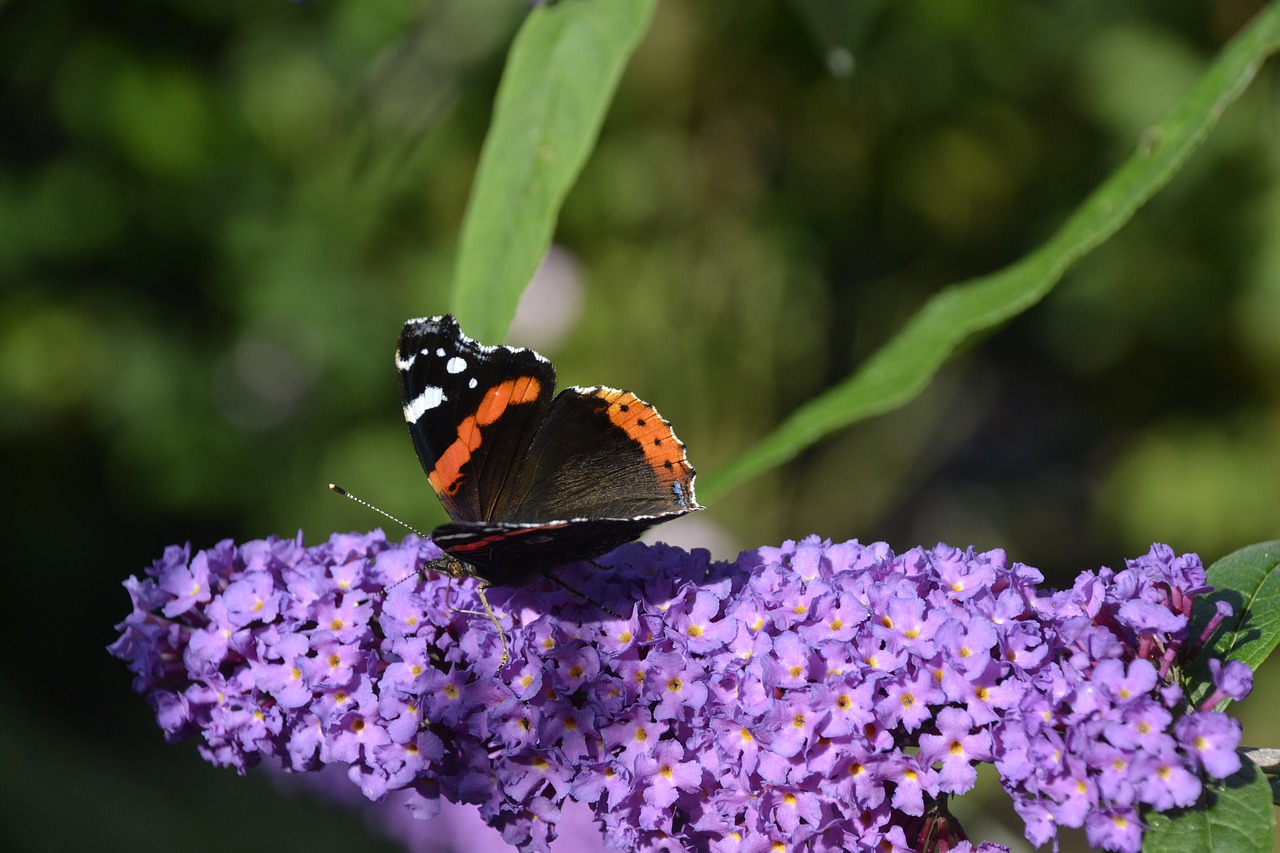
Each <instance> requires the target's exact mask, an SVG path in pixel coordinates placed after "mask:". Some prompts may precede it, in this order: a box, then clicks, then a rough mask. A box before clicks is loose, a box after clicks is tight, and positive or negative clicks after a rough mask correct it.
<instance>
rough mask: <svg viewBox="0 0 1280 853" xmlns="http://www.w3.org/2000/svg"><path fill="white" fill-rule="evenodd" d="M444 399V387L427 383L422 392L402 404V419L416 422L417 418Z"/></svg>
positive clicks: (412, 422)
mask: <svg viewBox="0 0 1280 853" xmlns="http://www.w3.org/2000/svg"><path fill="white" fill-rule="evenodd" d="M443 400H444V389H443V388H440V387H439V386H437V385H428V386H427V387H426V388H423V389H422V393H421V394H419V395H418V396H417V397H414V398H413V399H412V400H410V401H409V402H407V403H405V404H404V419H405V420H406V421H408V422H409V423H411V424H416V423H417V422H418V418H420V417H422V416H423V415H424V414H426V413H427V412H429V411H430V410H432V409H434V408H435V407H436V406H438V405H440V403H441V402H442V401H443Z"/></svg>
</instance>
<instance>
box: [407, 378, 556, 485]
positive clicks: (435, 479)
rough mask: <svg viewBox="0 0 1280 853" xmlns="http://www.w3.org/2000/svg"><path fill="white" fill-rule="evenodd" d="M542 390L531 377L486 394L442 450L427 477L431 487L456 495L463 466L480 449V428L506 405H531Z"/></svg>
mask: <svg viewBox="0 0 1280 853" xmlns="http://www.w3.org/2000/svg"><path fill="white" fill-rule="evenodd" d="M541 391H542V383H540V382H539V381H538V380H537V378H536V377H533V376H519V377H517V378H515V379H508V380H506V381H505V382H502V383H501V384H499V385H496V386H494V387H493V388H491V389H489V390H488V391H486V392H485V395H484V400H482V401H481V403H480V408H478V409H476V413H475V414H474V415H470V416H469V417H467V418H465V419H463V421H462V423H460V424H458V437H457V438H456V439H454V440H453V443H452V444H450V445H449V446H448V447H446V448H445V449H444V452H443V453H441V454H440V458H438V459H437V460H436V464H435V466H434V467H433V468H432V469H431V473H430V474H429V475H427V479H429V480H430V481H431V485H432V487H433V488H434V489H435V490H436V491H437V492H439V493H441V494H447V495H452V494H455V493H456V492H457V491H458V486H459V485H460V483H461V481H462V466H464V465H466V464H467V463H468V462H470V461H471V457H472V456H474V455H475V452H476V448H478V447H479V446H480V441H481V438H480V427H482V426H488V425H489V424H491V423H493V422H494V421H496V420H497V419H498V418H500V417H502V413H503V412H505V411H506V410H507V407H508V406H518V405H520V404H522V403H532V402H534V401H535V400H537V399H538V394H539V393H541Z"/></svg>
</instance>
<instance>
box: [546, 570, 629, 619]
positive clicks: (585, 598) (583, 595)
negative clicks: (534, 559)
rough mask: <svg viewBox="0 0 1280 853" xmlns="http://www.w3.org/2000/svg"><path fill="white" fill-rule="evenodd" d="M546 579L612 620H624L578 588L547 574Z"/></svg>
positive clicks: (619, 614) (621, 616)
mask: <svg viewBox="0 0 1280 853" xmlns="http://www.w3.org/2000/svg"><path fill="white" fill-rule="evenodd" d="M592 565H595V564H594V563H592ZM547 578H548V579H549V580H551V581H552V582H553V583H557V584H559V585H560V586H562V587H564V588H565V589H567V590H569V592H571V593H573V594H574V595H576V596H578V598H581V599H582V600H583V601H587V602H589V603H591V604H594V605H595V606H596V607H599V608H600V609H601V610H603V611H604V612H605V613H608V614H609V615H610V616H612V617H613V618H614V619H625V618H626V617H625V616H623V615H622V614H621V613H619V612H617V611H616V610H614V609H613V608H612V607H606V606H605V605H603V604H601V603H600V602H598V601H596V600H595V599H594V598H592V597H591V596H589V595H587V594H586V593H585V592H583V591H582V590H580V589H578V588H577V587H575V586H570V585H569V584H567V583H565V582H564V581H562V580H560V578H558V577H556V576H555V575H553V574H550V573H548V574H547Z"/></svg>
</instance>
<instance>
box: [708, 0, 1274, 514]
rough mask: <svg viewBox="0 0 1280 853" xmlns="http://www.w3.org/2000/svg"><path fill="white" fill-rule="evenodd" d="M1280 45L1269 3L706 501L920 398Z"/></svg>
mask: <svg viewBox="0 0 1280 853" xmlns="http://www.w3.org/2000/svg"><path fill="white" fill-rule="evenodd" d="M1278 47H1280V6H1277V5H1275V4H1273V5H1271V6H1268V7H1267V8H1266V9H1264V10H1263V11H1262V12H1260V13H1259V14H1258V16H1257V17H1256V18H1255V19H1254V20H1253V22H1252V23H1250V24H1249V26H1248V27H1246V28H1245V29H1244V30H1243V31H1242V32H1241V33H1240V34H1239V35H1237V36H1236V38H1235V39H1234V40H1233V41H1232V42H1231V43H1230V44H1229V45H1227V46H1226V47H1225V48H1224V49H1223V50H1222V52H1221V53H1220V54H1219V55H1218V57H1217V58H1216V59H1215V60H1214V62H1213V64H1212V65H1211V66H1210V67H1209V69H1208V70H1207V71H1206V72H1205V73H1204V75H1203V76H1202V77H1201V78H1200V80H1199V81H1198V82H1197V83H1196V84H1195V85H1194V86H1193V87H1192V88H1191V90H1190V91H1189V92H1188V93H1187V94H1186V96H1185V97H1183V99H1182V100H1181V101H1180V102H1179V103H1178V104H1177V106H1176V107H1174V109H1173V111H1172V112H1171V113H1170V114H1169V116H1168V117H1167V118H1166V119H1165V120H1164V121H1162V122H1161V123H1160V124H1157V125H1155V126H1153V127H1151V128H1148V129H1147V131H1146V133H1144V134H1143V137H1142V139H1141V141H1140V142H1139V144H1138V146H1137V150H1136V151H1134V153H1133V154H1132V155H1131V156H1130V157H1129V159H1128V160H1126V161H1125V162H1124V163H1123V164H1122V165H1121V166H1120V168H1119V169H1117V170H1116V171H1115V172H1114V173H1113V174H1112V175H1111V177H1110V178H1108V179H1107V181H1106V182H1105V183H1103V184H1102V186H1100V187H1099V188H1098V189H1097V190H1095V191H1094V192H1093V194H1092V195H1090V196H1089V197H1088V198H1087V199H1085V201H1084V203H1083V204H1081V205H1080V207H1079V208H1078V209H1077V210H1076V211H1075V213H1074V214H1073V215H1072V216H1071V217H1070V218H1069V219H1068V220H1067V222H1066V223H1065V224H1064V225H1063V226H1062V227H1061V228H1060V229H1059V230H1058V232H1057V233H1056V234H1055V235H1054V236H1053V237H1052V238H1050V240H1049V241H1048V242H1047V243H1045V244H1044V245H1042V246H1040V247H1039V248H1038V249H1036V250H1035V251H1033V252H1032V253H1031V254H1030V255H1028V256H1027V257H1025V258H1023V259H1022V260H1021V261H1019V262H1018V263H1016V264H1014V265H1013V266H1011V267H1007V268H1005V269H1003V270H1000V271H999V272H996V273H993V274H991V275H988V276H983V277H981V278H977V279H973V280H970V281H967V282H963V283H960V284H956V285H953V286H951V287H949V288H947V289H946V290H944V291H942V292H941V293H939V294H938V295H937V296H935V297H933V298H932V299H931V300H930V301H929V302H928V303H927V304H926V305H925V306H924V307H923V308H922V309H921V310H920V311H919V313H917V314H916V316H915V317H913V318H912V319H911V320H910V321H909V322H908V323H907V326H906V327H905V328H904V329H903V330H902V331H901V332H900V333H899V334H898V335H897V337H895V338H894V339H893V340H891V341H890V342H889V343H888V344H886V345H885V346H884V347H883V348H881V349H880V350H879V351H878V352H877V353H876V354H875V355H873V356H872V357H871V358H869V359H868V360H867V361H866V362H865V363H864V364H863V365H862V366H861V368H860V369H859V370H858V371H857V372H856V373H854V374H853V375H852V376H850V377H849V378H848V379H847V380H845V381H844V382H843V383H842V384H840V385H837V386H836V387H835V388H832V389H831V390H829V391H827V392H826V393H824V394H823V395H821V396H820V397H818V398H816V399H814V400H812V401H810V402H809V403H807V404H805V405H804V406H801V407H800V408H799V409H797V410H796V411H795V412H793V413H792V415H791V416H790V417H788V418H787V419H786V420H785V421H783V422H782V424H781V425H780V426H779V427H778V428H777V429H776V430H775V431H774V432H773V433H772V434H771V435H769V436H767V437H766V438H765V439H764V440H763V441H761V442H760V443H759V444H757V445H756V446H755V447H753V448H752V449H750V450H748V451H747V452H745V453H743V454H742V455H741V456H739V457H738V458H737V459H735V460H734V461H732V462H731V463H730V464H729V465H728V466H727V467H726V468H725V469H724V470H722V471H720V472H718V474H712V475H711V476H707V477H704V478H703V479H702V481H700V482H699V483H698V492H699V497H701V498H702V499H703V501H702V502H703V503H704V504H710V503H711V502H712V501H714V500H715V498H717V497H719V496H720V495H721V494H723V493H724V492H725V491H727V490H728V489H730V488H731V487H732V486H734V485H736V484H738V483H740V482H742V481H743V480H746V479H748V478H750V477H754V476H756V475H757V474H760V473H762V472H764V471H767V470H768V469H770V468H772V467H774V466H776V465H780V464H782V463H783V462H785V461H787V460H788V459H790V458H792V457H793V456H795V455H796V454H797V453H799V452H800V451H801V450H803V449H805V448H806V447H809V446H810V445H812V444H813V443H815V442H816V441H818V440H820V439H821V438H823V437H825V436H827V435H829V434H830V433H832V432H834V431H835V430H838V429H841V428H843V427H846V426H848V425H850V424H852V423H854V422H856V421H859V420H862V419H864V418H869V417H871V416H873V415H877V414H881V413H883V412H886V411H889V410H891V409H894V408H897V407H899V406H902V405H904V404H905V403H907V402H909V401H910V400H912V399H914V398H915V397H916V396H917V395H919V394H920V392H921V391H922V390H923V389H924V387H925V385H926V384H928V382H929V380H930V379H931V378H932V377H933V374H934V373H936V372H937V370H938V369H939V368H940V367H941V366H942V364H943V363H944V362H945V361H946V360H947V359H948V358H949V357H950V356H951V354H952V353H953V352H955V351H956V349H957V348H958V347H960V346H961V345H962V344H963V343H964V342H965V341H966V340H967V339H969V338H970V337H971V336H973V335H975V334H977V333H979V332H983V331H986V330H988V329H991V328H993V327H995V326H997V325H999V324H1001V323H1003V322H1005V321H1006V320H1008V319H1009V318H1011V317H1014V316H1016V315H1018V314H1019V313H1021V312H1023V311H1025V310H1027V309H1028V308H1030V307H1031V306H1032V305H1034V304H1036V303H1037V302H1038V301H1040V299H1041V298H1042V297H1043V296H1044V295H1045V294H1046V293H1048V292H1049V290H1050V289H1052V287H1053V286H1054V284H1056V283H1057V282H1058V280H1059V279H1060V278H1061V277H1062V274H1063V273H1064V272H1066V270H1067V268H1068V267H1070V266H1071V265H1072V264H1073V263H1075V262H1076V261H1077V260H1079V259H1080V258H1081V257H1082V256H1084V255H1085V254H1087V253H1088V252H1089V251H1091V250H1092V249H1094V248H1095V247H1097V246H1098V245H1100V244H1101V243H1103V242H1105V241H1106V240H1107V239H1108V238H1109V237H1111V235H1113V234H1115V233H1116V231H1118V230H1119V229H1120V227H1121V226H1122V225H1124V224H1125V222H1127V221H1128V220H1129V218H1130V217H1131V216H1133V213H1134V211H1136V210H1137V209H1138V208H1139V207H1141V206H1142V205H1143V204H1144V203H1145V202H1146V201H1147V199H1149V198H1151V196H1152V195H1154V194H1155V192H1156V191H1157V190H1159V189H1160V188H1161V187H1162V186H1164V185H1165V184H1166V183H1167V182H1168V181H1169V179H1170V178H1171V177H1172V176H1173V175H1174V173H1176V172H1177V171H1178V169H1179V167H1181V166H1182V164H1183V163H1184V162H1185V161H1186V160H1187V158H1188V157H1189V156H1190V155H1191V153H1192V151H1194V150H1195V148H1196V147H1197V146H1198V145H1199V144H1200V142H1201V141H1202V140H1203V139H1204V138H1205V136H1206V135H1207V134H1208V133H1209V130H1210V129H1211V128H1212V127H1213V126H1214V124H1216V123H1217V121H1218V118H1219V117H1220V116H1221V115H1222V111H1223V110H1224V109H1225V108H1226V106H1227V105H1228V104H1229V103H1231V102H1232V101H1233V100H1235V98H1236V96H1238V95H1239V94H1240V92H1242V91H1243V90H1244V88H1245V86H1246V85H1247V84H1248V83H1249V81H1250V80H1251V79H1253V75H1254V74H1255V73H1256V71H1257V70H1258V65H1259V64H1260V63H1261V62H1262V60H1263V59H1265V58H1266V57H1267V56H1269V55H1270V54H1271V53H1273V52H1274V51H1275V50H1276V49H1277V48H1278Z"/></svg>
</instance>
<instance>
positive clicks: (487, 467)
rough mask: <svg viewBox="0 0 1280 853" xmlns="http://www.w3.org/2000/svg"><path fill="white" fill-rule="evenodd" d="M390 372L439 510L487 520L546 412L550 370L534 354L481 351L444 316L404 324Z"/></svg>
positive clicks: (504, 500)
mask: <svg viewBox="0 0 1280 853" xmlns="http://www.w3.org/2000/svg"><path fill="white" fill-rule="evenodd" d="M396 369H397V372H398V373H399V376H400V392H401V399H402V400H403V403H404V418H405V422H406V423H407V424H408V425H409V434H410V436H412V438H413V447H414V449H415V450H416V451H417V453H418V461H420V462H421V463H422V469H423V470H424V471H426V473H427V478H428V479H429V480H430V481H431V487H432V488H433V489H435V492H436V495H437V496H438V497H439V498H440V502H441V503H442V504H443V505H444V508H445V511H446V512H448V513H449V517H450V518H452V519H453V520H454V521H455V522H463V523H478V522H485V521H490V520H492V519H493V516H494V513H495V512H496V511H497V508H498V507H501V506H505V505H508V504H509V503H510V502H511V501H510V498H509V497H508V492H509V491H510V489H511V488H512V487H513V485H514V483H515V480H516V475H517V474H518V473H519V471H520V469H521V468H522V466H523V465H524V461H525V458H526V457H527V456H528V453H529V448H530V444H531V443H532V441H533V439H534V437H535V435H536V434H537V433H538V428H539V426H540V425H541V423H542V422H543V420H544V419H545V418H546V416H547V413H548V411H549V410H550V408H551V400H552V395H553V394H554V393H555V383H556V372H555V368H554V367H552V365H551V362H549V361H547V360H546V359H545V358H543V357H542V356H541V355H539V354H538V353H536V352H534V351H533V350H528V349H521V348H518V347H502V346H495V347H490V346H484V345H483V344H480V343H478V342H476V341H474V340H472V339H471V338H469V337H467V336H466V335H464V334H463V333H462V331H461V329H459V328H458V322H457V321H456V320H455V319H454V318H453V317H451V316H449V315H447V314H446V315H444V316H440V317H423V318H419V319H415V320H409V321H408V322H406V323H405V324H404V329H403V330H402V331H401V333H400V342H399V345H398V346H397V347H396Z"/></svg>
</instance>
